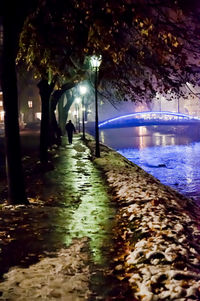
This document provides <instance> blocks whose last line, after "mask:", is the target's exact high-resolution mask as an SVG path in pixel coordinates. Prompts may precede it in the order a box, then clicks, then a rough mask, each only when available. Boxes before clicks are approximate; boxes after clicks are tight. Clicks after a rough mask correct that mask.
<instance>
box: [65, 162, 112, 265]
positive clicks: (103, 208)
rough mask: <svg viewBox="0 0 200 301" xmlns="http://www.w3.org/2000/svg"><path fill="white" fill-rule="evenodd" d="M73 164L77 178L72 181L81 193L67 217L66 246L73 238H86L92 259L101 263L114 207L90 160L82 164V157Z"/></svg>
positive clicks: (109, 236)
mask: <svg viewBox="0 0 200 301" xmlns="http://www.w3.org/2000/svg"><path fill="white" fill-rule="evenodd" d="M80 163H81V164H80ZM85 163H86V162H85ZM76 167H77V168H78V169H79V181H78V183H76V184H75V183H74V184H75V186H77V188H78V189H79V190H80V192H81V193H80V198H81V203H80V205H79V207H78V208H77V209H76V210H75V211H74V213H73V215H72V216H70V221H69V224H68V231H69V233H68V234H67V236H66V240H65V243H66V244H67V245H69V244H70V243H71V241H72V239H73V238H82V237H88V238H89V245H90V251H91V253H92V259H93V260H94V262H95V263H98V264H103V263H104V261H105V260H106V258H105V254H104V255H103V250H104V249H106V248H109V247H111V229H112V218H113V217H114V214H115V212H114V211H115V210H114V209H113V208H112V207H111V203H110V199H109V196H108V194H107V188H106V185H105V184H104V183H103V180H102V178H101V175H100V174H99V171H98V170H96V169H95V168H94V166H93V165H92V163H91V162H88V160H87V163H86V164H84V158H82V160H81V162H80V161H79V162H76ZM71 180H72V179H71ZM72 182H73V181H72Z"/></svg>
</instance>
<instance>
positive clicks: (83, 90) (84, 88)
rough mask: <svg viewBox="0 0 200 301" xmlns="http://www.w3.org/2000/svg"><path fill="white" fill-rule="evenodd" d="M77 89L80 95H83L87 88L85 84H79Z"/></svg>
mask: <svg viewBox="0 0 200 301" xmlns="http://www.w3.org/2000/svg"><path fill="white" fill-rule="evenodd" d="M79 91H80V93H81V95H84V94H85V93H86V92H87V88H86V87H85V86H80V87H79Z"/></svg>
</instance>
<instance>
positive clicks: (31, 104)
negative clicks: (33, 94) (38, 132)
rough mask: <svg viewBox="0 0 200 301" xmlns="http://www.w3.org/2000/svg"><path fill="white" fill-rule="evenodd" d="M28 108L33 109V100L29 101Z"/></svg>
mask: <svg viewBox="0 0 200 301" xmlns="http://www.w3.org/2000/svg"><path fill="white" fill-rule="evenodd" d="M28 107H29V108H32V107H33V102H32V100H29V101H28Z"/></svg>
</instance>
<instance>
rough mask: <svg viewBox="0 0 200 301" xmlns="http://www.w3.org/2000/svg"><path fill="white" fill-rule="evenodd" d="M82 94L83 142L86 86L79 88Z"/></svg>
mask: <svg viewBox="0 0 200 301" xmlns="http://www.w3.org/2000/svg"><path fill="white" fill-rule="evenodd" d="M79 91H80V94H81V95H82V123H83V137H82V138H83V140H84V139H85V103H84V95H85V93H86V92H87V88H86V87H85V86H80V87H79Z"/></svg>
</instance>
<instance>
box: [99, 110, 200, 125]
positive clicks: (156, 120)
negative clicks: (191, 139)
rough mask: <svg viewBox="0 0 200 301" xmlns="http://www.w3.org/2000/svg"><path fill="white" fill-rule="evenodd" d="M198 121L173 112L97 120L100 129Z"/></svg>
mask: <svg viewBox="0 0 200 301" xmlns="http://www.w3.org/2000/svg"><path fill="white" fill-rule="evenodd" d="M197 123H200V118H199V117H194V116H190V115H186V114H181V113H173V112H167V111H166V112H164V111H162V112H136V113H131V114H127V115H123V116H118V117H115V118H111V119H108V120H104V121H101V122H99V128H100V129H106V128H119V127H133V126H135V127H136V126H150V125H192V124H197Z"/></svg>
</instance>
